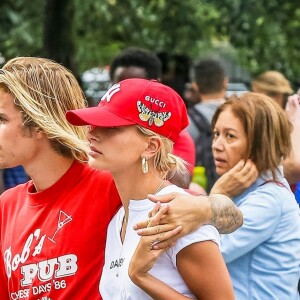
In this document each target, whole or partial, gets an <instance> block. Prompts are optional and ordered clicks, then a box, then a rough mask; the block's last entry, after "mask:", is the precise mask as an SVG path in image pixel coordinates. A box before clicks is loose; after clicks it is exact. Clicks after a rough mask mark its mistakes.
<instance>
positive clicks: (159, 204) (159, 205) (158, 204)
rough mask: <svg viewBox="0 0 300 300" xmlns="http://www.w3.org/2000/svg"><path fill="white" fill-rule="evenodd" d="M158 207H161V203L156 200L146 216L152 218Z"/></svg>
mask: <svg viewBox="0 0 300 300" xmlns="http://www.w3.org/2000/svg"><path fill="white" fill-rule="evenodd" d="M160 207H161V203H160V202H156V204H155V206H154V208H153V209H152V210H151V211H149V213H148V217H149V218H152V217H153V216H154V215H155V214H156V213H157V212H158V211H159V209H160Z"/></svg>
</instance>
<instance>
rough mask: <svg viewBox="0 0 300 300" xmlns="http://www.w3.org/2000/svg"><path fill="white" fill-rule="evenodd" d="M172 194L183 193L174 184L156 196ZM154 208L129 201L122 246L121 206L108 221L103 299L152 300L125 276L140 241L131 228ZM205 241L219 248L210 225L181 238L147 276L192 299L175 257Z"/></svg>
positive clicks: (148, 204) (152, 204)
mask: <svg viewBox="0 0 300 300" xmlns="http://www.w3.org/2000/svg"><path fill="white" fill-rule="evenodd" d="M171 192H180V193H186V192H185V191H184V190H183V189H181V188H179V187H177V186H175V185H169V186H167V187H165V188H163V189H162V190H161V191H160V192H159V193H158V195H159V194H160V195H162V194H168V193H171ZM153 207H154V203H153V202H151V201H150V200H148V199H145V200H131V201H130V204H129V219H128V226H127V231H126V236H125V239H124V243H123V244H122V242H121V239H120V230H121V226H122V220H123V217H124V209H123V207H122V208H121V209H120V210H119V211H118V213H117V214H116V215H115V216H114V218H113V219H112V220H111V222H110V224H109V227H108V231H107V241H106V249H105V264H104V267H103V273H102V277H101V281H100V293H101V296H102V298H103V299H104V300H121V299H128V300H129V299H139V300H143V299H152V298H151V297H149V295H148V294H146V293H145V292H144V291H143V290H141V289H140V288H139V287H138V286H136V285H135V284H134V283H133V282H132V281H131V279H130V278H129V276H128V267H129V263H130V260H131V257H132V255H133V253H134V251H135V249H136V247H137V245H138V243H139V240H140V236H138V235H137V233H136V232H135V230H133V225H134V224H136V223H137V222H139V221H141V220H146V219H147V218H148V212H149V211H151V210H152V208H153ZM207 240H212V241H214V242H215V243H217V244H218V245H220V237H219V233H218V231H217V230H216V228H215V227H213V226H211V225H204V226H202V227H201V228H199V229H198V230H197V231H195V232H194V233H192V234H189V235H187V236H185V237H183V238H180V239H179V240H178V241H177V242H176V244H175V245H174V246H173V247H172V248H170V249H169V250H167V251H165V252H163V253H162V254H161V256H160V257H159V258H158V260H157V262H156V263H155V265H154V266H153V268H152V269H151V270H150V272H149V273H150V274H151V275H153V276H154V277H156V278H158V279H159V280H161V281H163V282H165V283H166V284H167V285H169V286H171V287H172V288H174V289H175V290H176V291H178V292H179V293H181V294H183V295H185V296H188V297H190V298H195V296H194V295H193V294H192V293H191V291H190V290H189V288H188V287H187V285H186V284H185V282H184V281H183V279H182V278H181V276H180V274H179V272H178V270H177V267H176V256H177V253H178V252H179V251H180V250H182V249H183V248H185V247H187V246H189V245H190V244H193V243H197V242H201V241H207ZM199 267H201V266H199Z"/></svg>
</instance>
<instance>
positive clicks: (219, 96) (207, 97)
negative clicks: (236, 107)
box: [199, 91, 225, 102]
mask: <svg viewBox="0 0 300 300" xmlns="http://www.w3.org/2000/svg"><path fill="white" fill-rule="evenodd" d="M199 96H200V99H201V102H209V101H214V100H216V99H225V91H221V92H217V93H212V94H201V93H199Z"/></svg>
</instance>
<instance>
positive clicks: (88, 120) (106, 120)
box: [66, 107, 135, 127]
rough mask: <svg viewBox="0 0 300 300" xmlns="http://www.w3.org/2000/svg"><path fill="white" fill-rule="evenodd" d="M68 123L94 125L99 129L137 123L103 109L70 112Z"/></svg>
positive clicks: (93, 108) (92, 108) (67, 116)
mask: <svg viewBox="0 0 300 300" xmlns="http://www.w3.org/2000/svg"><path fill="white" fill-rule="evenodd" d="M66 118H67V120H68V122H69V123H70V124H72V125H76V126H83V125H92V126H98V127H119V126H128V125H134V124H135V123H134V122H132V121H129V120H126V119H124V118H121V117H119V116H117V115H115V114H113V113H111V112H110V111H108V110H106V109H103V108H101V107H88V108H83V109H77V110H69V111H68V112H67V113H66Z"/></svg>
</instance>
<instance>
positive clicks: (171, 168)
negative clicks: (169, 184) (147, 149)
mask: <svg viewBox="0 0 300 300" xmlns="http://www.w3.org/2000/svg"><path fill="white" fill-rule="evenodd" d="M137 128H138V129H139V130H140V131H141V133H143V134H144V135H146V136H154V137H157V138H159V139H160V140H161V142H162V143H161V148H160V150H159V151H158V152H157V153H156V155H155V156H154V168H155V169H156V170H158V171H159V172H160V173H161V174H162V176H163V177H164V178H166V177H167V175H168V176H169V177H170V178H171V177H172V176H173V175H174V174H175V172H180V173H186V172H187V167H186V166H187V162H185V161H184V160H183V159H181V158H180V157H178V156H176V155H174V154H172V152H173V144H174V143H173V142H172V141H171V140H169V139H168V138H166V137H164V136H162V135H160V134H157V133H155V132H153V131H152V130H150V129H147V128H144V127H142V126H139V125H137Z"/></svg>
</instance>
